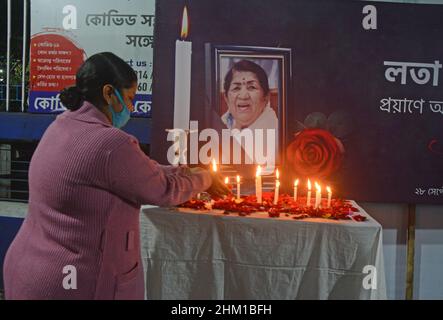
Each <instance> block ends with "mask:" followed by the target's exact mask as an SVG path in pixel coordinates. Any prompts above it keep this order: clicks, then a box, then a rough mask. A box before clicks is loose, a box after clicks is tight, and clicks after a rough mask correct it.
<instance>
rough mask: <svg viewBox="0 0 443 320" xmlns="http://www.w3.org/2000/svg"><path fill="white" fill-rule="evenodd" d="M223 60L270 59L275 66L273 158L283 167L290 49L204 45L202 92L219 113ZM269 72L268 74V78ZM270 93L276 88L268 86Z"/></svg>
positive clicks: (290, 60) (289, 80)
mask: <svg viewBox="0 0 443 320" xmlns="http://www.w3.org/2000/svg"><path fill="white" fill-rule="evenodd" d="M222 59H231V60H232V61H236V60H240V59H245V60H251V61H253V62H256V63H258V64H260V61H261V62H265V61H271V62H272V64H273V65H277V67H278V71H277V73H278V77H276V79H274V81H276V82H278V87H277V91H278V92H277V106H272V103H271V106H272V107H274V108H275V109H276V110H275V111H276V114H277V117H278V153H277V157H276V164H277V166H281V167H284V160H285V154H284V150H285V146H286V144H287V127H288V126H287V110H288V104H289V101H290V100H291V99H290V88H291V85H292V81H293V79H292V78H293V75H292V59H293V50H292V49H291V48H280V47H278V48H277V47H260V46H243V45H218V44H212V43H206V44H205V84H206V88H205V92H206V101H207V104H208V106H207V107H209V108H210V109H211V110H212V111H215V112H216V113H217V114H218V115H220V116H221V115H222V113H223V107H222V103H221V88H222V86H223V81H222V79H223V78H224V75H225V72H224V70H223V68H222V63H221V61H222ZM269 78H270V75H269V73H268V79H269ZM270 89H271V92H272V90H275V89H276V88H275V87H274V88H273V87H272V85H270Z"/></svg>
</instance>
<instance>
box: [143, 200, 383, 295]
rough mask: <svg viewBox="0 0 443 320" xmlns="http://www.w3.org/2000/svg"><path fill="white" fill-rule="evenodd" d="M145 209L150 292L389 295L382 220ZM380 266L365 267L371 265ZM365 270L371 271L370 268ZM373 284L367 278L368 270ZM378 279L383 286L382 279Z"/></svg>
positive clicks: (145, 251)
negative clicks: (364, 282)
mask: <svg viewBox="0 0 443 320" xmlns="http://www.w3.org/2000/svg"><path fill="white" fill-rule="evenodd" d="M353 205H354V206H355V207H357V208H358V209H359V210H360V212H359V214H361V215H364V216H366V217H367V218H368V220H367V221H364V222H357V221H354V220H341V221H335V220H326V219H314V218H312V219H311V218H309V219H304V220H294V219H292V218H290V217H285V216H284V217H280V218H269V217H268V215H267V214H264V213H256V214H253V215H251V216H247V217H240V216H238V215H234V214H231V215H223V214H221V213H215V212H207V213H201V212H200V213H196V212H192V211H191V212H186V213H184V212H178V211H174V210H172V209H168V208H157V207H149V206H145V207H143V208H142V210H141V212H142V214H141V234H142V236H141V241H142V257H143V260H144V269H145V275H146V279H145V280H146V287H147V289H146V297H147V299H180V300H186V299H191V300H199V299H248V300H249V299H254V300H258V299H271V300H272V299H282V300H283V299H386V284H385V273H384V265H383V252H382V228H381V225H380V224H379V223H378V222H377V221H375V220H374V219H373V218H372V217H370V216H369V215H368V214H367V213H366V212H365V211H364V210H363V209H362V208H361V207H359V206H358V205H357V204H356V203H355V202H354V203H353ZM368 265H371V266H375V271H376V272H375V273H374V269H371V270H369V271H368V270H364V268H365V266H368ZM364 271H365V273H364ZM368 276H373V277H374V278H372V280H373V281H370V280H367V281H366V283H367V284H369V285H371V284H372V289H371V288H368V287H367V286H366V288H365V287H364V286H363V281H364V279H365V277H368ZM374 286H375V287H374Z"/></svg>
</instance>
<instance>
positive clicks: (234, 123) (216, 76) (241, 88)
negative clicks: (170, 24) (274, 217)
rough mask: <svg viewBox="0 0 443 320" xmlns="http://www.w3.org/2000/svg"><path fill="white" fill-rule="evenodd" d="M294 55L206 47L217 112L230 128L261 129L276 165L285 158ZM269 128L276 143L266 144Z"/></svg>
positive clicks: (210, 90) (270, 50)
mask: <svg viewBox="0 0 443 320" xmlns="http://www.w3.org/2000/svg"><path fill="white" fill-rule="evenodd" d="M291 57H292V52H291V49H287V48H269V47H251V46H226V45H213V44H206V66H207V68H206V85H207V88H206V93H207V101H209V103H210V106H211V108H212V110H213V112H215V113H216V115H217V116H218V117H219V119H220V121H221V123H222V126H223V127H224V128H226V129H229V130H239V131H240V132H243V131H244V129H251V131H252V132H253V134H254V132H255V131H256V130H257V129H262V130H263V132H264V135H265V136H264V140H265V143H264V148H265V150H266V152H267V153H266V152H265V153H266V154H268V155H269V152H270V149H267V148H268V146H269V145H271V146H272V147H271V148H273V150H274V155H275V157H274V159H275V164H276V165H282V161H283V159H284V157H283V154H282V151H283V150H284V146H285V143H286V133H285V132H286V109H287V104H288V88H289V83H290V81H291V78H292V72H291V70H292V69H291ZM270 130H274V133H275V140H274V143H272V144H269V143H268V144H266V141H268V140H267V138H266V132H269V131H270ZM246 153H247V152H246ZM250 158H252V162H253V163H254V164H260V161H258V160H257V159H255V158H253V156H251V157H250ZM269 169H270V170H269V171H270V172H272V171H273V168H269ZM264 173H265V174H266V167H265V172H264Z"/></svg>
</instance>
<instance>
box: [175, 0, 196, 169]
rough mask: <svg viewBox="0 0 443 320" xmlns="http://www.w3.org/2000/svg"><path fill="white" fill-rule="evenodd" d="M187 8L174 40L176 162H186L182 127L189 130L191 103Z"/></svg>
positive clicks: (190, 50)
mask: <svg viewBox="0 0 443 320" xmlns="http://www.w3.org/2000/svg"><path fill="white" fill-rule="evenodd" d="M188 29H189V28H188V9H187V8H186V7H184V9H183V18H182V28H181V34H180V40H177V41H176V42H175V87H174V129H175V131H174V141H175V142H177V141H180V139H184V140H186V141H181V142H183V143H176V144H175V146H176V148H178V150H176V151H175V157H176V160H175V161H174V162H175V163H176V164H177V163H182V164H186V163H187V159H186V158H187V144H188V141H187V135H183V134H182V132H183V131H181V130H177V129H182V130H185V132H187V130H189V118H190V103H191V54H192V42H190V41H185V39H186V37H187V36H188Z"/></svg>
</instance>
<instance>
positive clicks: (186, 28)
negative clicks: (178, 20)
mask: <svg viewBox="0 0 443 320" xmlns="http://www.w3.org/2000/svg"><path fill="white" fill-rule="evenodd" d="M188 31H189V19H188V8H187V7H186V6H185V7H184V8H183V18H182V29H181V33H180V38H181V39H182V40H185V39H186V38H187V37H188Z"/></svg>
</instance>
